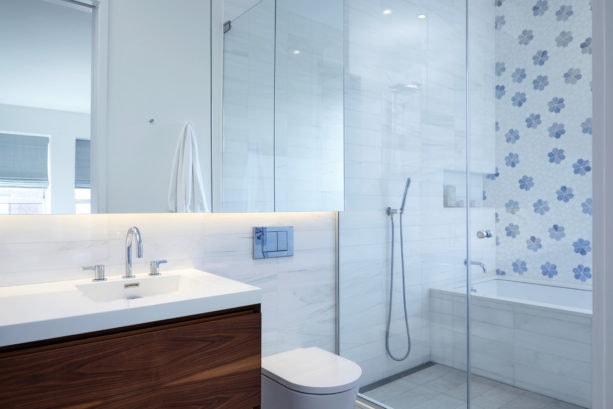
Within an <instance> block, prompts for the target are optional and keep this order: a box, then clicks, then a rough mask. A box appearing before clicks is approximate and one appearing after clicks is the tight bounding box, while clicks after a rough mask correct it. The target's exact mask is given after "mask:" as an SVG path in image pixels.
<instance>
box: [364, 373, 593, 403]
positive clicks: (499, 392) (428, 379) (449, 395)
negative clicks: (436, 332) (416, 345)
mask: <svg viewBox="0 0 613 409" xmlns="http://www.w3.org/2000/svg"><path fill="white" fill-rule="evenodd" d="M365 395H366V396H368V397H370V398H372V399H374V400H376V401H378V402H380V403H383V404H385V405H387V406H389V407H391V408H394V409H464V408H466V374H465V373H464V372H462V371H459V370H457V369H453V368H449V367H447V366H443V365H434V366H431V367H429V368H426V369H424V370H421V371H419V372H416V373H414V374H411V375H408V376H406V377H404V378H402V379H399V380H396V381H394V382H390V383H388V384H385V385H383V386H381V387H379V388H377V389H374V390H371V391H369V392H367V393H366V394H365ZM471 397H472V401H471V409H583V408H581V407H580V406H576V405H571V404H569V403H565V402H561V401H559V400H556V399H552V398H549V397H546V396H543V395H540V394H537V393H533V392H528V391H525V390H523V389H518V388H515V387H512V386H509V385H506V384H503V383H500V382H496V381H492V380H489V379H486V378H483V377H481V376H473V377H472V382H471ZM356 409H363V408H362V407H361V406H358V405H356Z"/></svg>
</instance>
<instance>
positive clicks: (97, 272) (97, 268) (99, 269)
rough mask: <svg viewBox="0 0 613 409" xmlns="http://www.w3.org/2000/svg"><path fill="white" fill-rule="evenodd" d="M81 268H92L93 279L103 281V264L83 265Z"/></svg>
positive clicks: (104, 278)
mask: <svg viewBox="0 0 613 409" xmlns="http://www.w3.org/2000/svg"><path fill="white" fill-rule="evenodd" d="M83 270H93V271H94V279H93V281H104V280H106V277H105V276H104V264H96V265H93V266H85V267H83Z"/></svg>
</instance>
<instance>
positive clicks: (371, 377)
mask: <svg viewBox="0 0 613 409" xmlns="http://www.w3.org/2000/svg"><path fill="white" fill-rule="evenodd" d="M463 4H464V3H463V2H462V1H456V0H445V1H437V2H427V1H419V0H417V1H401V0H397V1H391V2H390V1H367V0H359V1H358V0H356V1H353V0H352V1H351V2H346V4H345V13H346V14H345V22H346V36H347V45H346V47H347V49H346V53H347V61H346V70H347V78H346V81H345V87H346V88H345V89H346V91H345V124H346V127H345V211H344V212H341V213H340V214H339V261H340V282H339V286H340V304H339V308H340V351H341V354H342V355H343V356H346V357H348V358H350V359H353V360H355V361H356V362H358V363H359V364H360V365H361V366H362V369H363V370H364V375H363V378H362V384H364V385H365V384H368V383H372V382H374V381H377V380H379V379H382V378H384V377H387V376H390V375H393V374H395V373H398V372H400V371H402V370H405V369H408V368H411V367H413V366H415V365H418V364H421V363H423V362H427V361H429V360H430V359H431V353H430V344H431V343H432V342H434V341H436V340H435V339H433V338H432V337H431V334H430V325H429V314H428V310H429V306H428V291H429V288H430V287H431V286H440V285H444V284H446V283H450V282H457V281H462V280H463V279H464V277H465V269H464V265H463V261H464V258H465V254H466V223H465V217H466V209H464V208H455V209H449V208H444V207H443V185H444V180H445V171H450V170H454V171H463V170H464V169H465V157H466V151H465V149H466V148H465V146H466V144H465V134H466V130H465V123H466V121H465V119H466V109H465V106H466V104H465V102H466V93H465V84H466V80H465V53H464V42H463V40H462V39H463V38H465V21H464V14H463V13H461V12H458V10H462V8H463V7H464V6H463ZM385 9H389V10H390V11H391V12H389V13H387V14H384V13H383V10H385ZM492 9H493V5H492V7H491V8H488V7H484V9H483V10H481V14H478V15H476V17H475V18H476V19H481V18H488V19H489V18H490V17H492V16H493V14H491V13H490V12H492ZM488 13H490V14H488ZM422 14H423V15H425V18H419V16H420V15H422ZM492 18H493V17H492ZM484 21H489V20H484ZM475 24H476V23H475ZM479 39H481V40H482V41H483V44H480V43H479ZM471 46H474V47H482V48H487V47H493V41H491V38H490V37H479V38H478V39H477V40H475V44H472V45H471ZM491 51H492V55H493V49H492V50H491ZM492 58H493V57H492ZM488 61H489V59H485V60H483V61H482V62H481V63H482V64H488ZM480 72H482V73H487V72H491V71H488V70H487V69H486V68H485V67H483V68H481V69H480ZM486 78H487V75H486V74H483V79H482V82H485V81H486ZM490 94H491V92H490V90H489V89H487V88H486V87H483V86H481V87H480V88H478V87H475V89H474V90H473V97H474V98H477V99H478V100H479V101H486V102H483V104H484V105H483V106H485V104H486V103H487V101H488V99H489V100H491V101H493V97H492V96H491V95H490ZM493 113H494V110H493V102H492V106H491V107H489V108H488V109H487V110H483V111H482V112H481V115H480V117H479V121H484V122H486V123H489V124H490V125H491V129H492V130H493V128H494V118H493ZM485 127H486V125H482V128H485ZM492 147H493V146H492ZM490 153H491V156H492V158H493V151H492V152H490ZM492 163H493V161H492ZM483 170H485V169H483ZM488 171H489V170H488ZM407 177H410V178H411V181H412V182H411V186H410V189H409V192H408V196H407V202H406V209H405V214H404V217H403V226H404V239H405V240H404V251H405V266H406V280H407V291H406V294H407V307H408V308H407V309H408V314H409V324H410V329H411V337H412V352H411V355H410V356H409V358H408V359H407V360H406V361H404V362H400V363H398V362H395V361H393V360H392V359H390V358H388V357H387V355H386V352H385V325H386V314H387V308H388V301H389V295H388V291H389V285H390V265H391V263H390V251H391V228H390V221H389V218H388V217H387V216H386V214H385V209H386V207H388V206H391V207H393V208H398V207H399V206H400V203H401V200H402V193H403V188H404V184H405V180H406V178H407ZM458 189H459V190H461V189H462V186H459V187H458ZM493 225H494V210H493V209H486V208H478V209H474V211H473V212H472V226H471V229H470V230H471V232H472V231H473V230H475V229H476V228H483V227H488V226H492V227H493ZM396 234H398V217H396ZM475 244H477V246H475V247H474V249H473V253H474V254H473V256H474V258H476V259H480V260H481V261H483V262H484V263H485V264H486V265H488V264H489V265H491V266H494V265H495V262H494V261H493V259H492V258H493V257H495V254H494V253H495V252H494V241H493V240H492V241H489V242H482V243H475ZM396 246H397V247H396V260H395V263H394V268H395V270H396V272H397V273H396V276H395V277H396V281H395V283H394V286H395V289H396V292H395V293H394V295H393V298H394V309H393V315H392V339H391V349H392V351H393V352H394V354H395V355H402V353H403V352H404V351H405V350H406V337H405V335H404V334H403V326H404V323H403V318H402V299H401V293H400V291H399V289H400V286H401V280H400V276H399V273H400V262H399V247H398V236H396ZM474 274H482V273H478V272H476V271H475V272H474ZM457 342H460V343H461V342H462V340H461V339H458V340H457Z"/></svg>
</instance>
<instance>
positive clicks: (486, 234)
mask: <svg viewBox="0 0 613 409" xmlns="http://www.w3.org/2000/svg"><path fill="white" fill-rule="evenodd" d="M491 237H494V234H492V232H491V231H490V230H479V231H478V232H477V238H479V239H489V238H491Z"/></svg>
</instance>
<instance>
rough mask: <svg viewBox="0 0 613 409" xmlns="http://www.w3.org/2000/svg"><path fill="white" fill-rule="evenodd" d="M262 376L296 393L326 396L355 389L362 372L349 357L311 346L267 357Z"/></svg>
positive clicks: (263, 359)
mask: <svg viewBox="0 0 613 409" xmlns="http://www.w3.org/2000/svg"><path fill="white" fill-rule="evenodd" d="M262 373H263V374H264V375H265V376H267V377H269V378H271V379H273V380H274V381H276V382H278V383H280V384H282V385H284V386H285V387H287V388H289V389H292V390H294V391H297V392H302V393H309V394H312V395H324V394H331V393H340V392H345V391H347V390H349V389H352V388H353V387H355V386H356V385H357V382H358V380H359V379H360V376H361V375H362V369H361V368H360V367H359V365H357V364H356V363H355V362H352V361H350V360H348V359H346V358H343V357H341V356H338V355H336V354H333V353H331V352H328V351H324V350H323V349H320V348H317V347H310V348H299V349H294V350H291V351H287V352H281V353H279V354H275V355H270V356H267V357H263V358H262Z"/></svg>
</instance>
